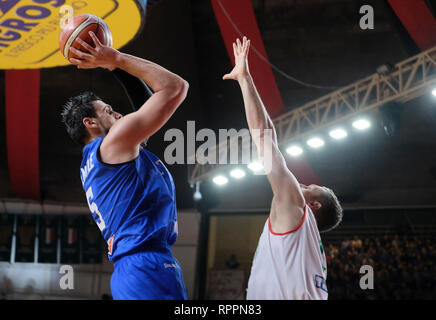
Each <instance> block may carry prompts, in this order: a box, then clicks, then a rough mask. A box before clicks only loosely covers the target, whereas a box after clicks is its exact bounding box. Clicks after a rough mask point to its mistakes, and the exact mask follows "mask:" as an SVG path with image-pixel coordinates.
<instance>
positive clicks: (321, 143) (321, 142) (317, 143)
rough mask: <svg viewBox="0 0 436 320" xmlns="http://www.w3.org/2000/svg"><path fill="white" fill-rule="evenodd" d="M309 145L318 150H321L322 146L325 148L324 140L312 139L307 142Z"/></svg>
mask: <svg viewBox="0 0 436 320" xmlns="http://www.w3.org/2000/svg"><path fill="white" fill-rule="evenodd" d="M307 145H308V146H309V147H311V148H314V149H317V148H321V147H322V146H324V140H322V139H321V138H317V137H316V138H312V139H309V140H307Z"/></svg>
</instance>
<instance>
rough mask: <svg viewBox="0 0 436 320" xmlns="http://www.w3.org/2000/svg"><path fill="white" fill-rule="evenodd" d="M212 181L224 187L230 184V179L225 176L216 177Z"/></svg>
mask: <svg viewBox="0 0 436 320" xmlns="http://www.w3.org/2000/svg"><path fill="white" fill-rule="evenodd" d="M212 181H213V182H214V183H215V184H217V185H219V186H223V185H225V184H227V182H229V179H227V178H226V177H224V176H216V177H215V178H213V180H212Z"/></svg>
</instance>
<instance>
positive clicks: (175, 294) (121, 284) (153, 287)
mask: <svg viewBox="0 0 436 320" xmlns="http://www.w3.org/2000/svg"><path fill="white" fill-rule="evenodd" d="M111 291H112V297H113V299H114V300H187V299H188V297H187V293H186V288H185V283H184V281H183V275H182V270H181V268H180V265H179V262H178V261H177V260H176V258H174V257H173V255H172V253H171V249H166V250H165V249H162V250H153V251H146V252H137V253H134V254H131V255H127V256H124V257H121V258H120V259H119V260H117V261H115V263H114V273H113V274H112V277H111Z"/></svg>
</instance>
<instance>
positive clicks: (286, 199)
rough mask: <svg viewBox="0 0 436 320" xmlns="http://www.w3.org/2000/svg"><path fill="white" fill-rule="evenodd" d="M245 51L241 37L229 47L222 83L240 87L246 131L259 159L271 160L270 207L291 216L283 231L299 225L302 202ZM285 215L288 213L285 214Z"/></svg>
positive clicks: (247, 49)
mask: <svg viewBox="0 0 436 320" xmlns="http://www.w3.org/2000/svg"><path fill="white" fill-rule="evenodd" d="M249 49H250V41H249V40H247V39H246V38H245V37H244V39H243V42H242V43H241V41H240V40H239V39H237V40H236V43H234V44H233V51H234V55H235V67H234V69H233V70H232V71H231V72H230V73H229V74H226V75H225V76H224V77H223V79H225V80H226V79H232V80H236V81H238V83H239V85H240V87H241V91H242V95H243V99H244V105H245V113H246V117H247V122H248V127H249V129H250V132H251V135H252V138H253V141H254V143H255V144H256V146H257V148H258V150H259V153H260V157H262V158H266V157H269V156H270V157H271V160H272V165H271V170H269V172H267V176H268V180H269V182H270V184H271V187H272V190H273V193H274V201H273V205H276V206H277V205H278V206H287V207H290V208H283V209H284V210H276V211H277V212H278V213H279V214H282V213H283V214H284V215H291V216H292V217H291V219H284V220H285V221H284V223H285V224H290V225H289V226H285V227H284V228H285V229H286V228H288V227H289V228H291V227H292V226H293V225H294V224H298V223H299V222H300V220H301V219H300V218H301V217H302V215H303V214H304V211H303V209H304V205H305V200H304V197H303V194H302V192H301V188H300V185H299V183H298V181H297V179H296V178H295V176H294V175H293V174H292V173H291V172H290V171H289V169H288V167H287V166H286V162H285V159H284V158H283V155H282V153H281V152H280V150H279V147H278V144H277V135H276V131H275V128H274V125H273V122H272V121H271V118H270V117H269V115H268V112H267V111H266V109H265V106H264V105H263V102H262V100H261V98H260V96H259V94H258V92H257V89H256V86H255V84H254V81H253V79H252V77H251V75H250V71H249V67H248V52H249ZM268 129H269V130H268ZM269 146H271V147H269ZM264 147H265V148H264ZM268 149H270V150H268ZM269 152H271V154H269ZM288 209H289V210H288ZM289 212H292V213H291V214H289ZM287 218H288V217H287Z"/></svg>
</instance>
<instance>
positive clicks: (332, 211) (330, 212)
mask: <svg viewBox="0 0 436 320" xmlns="http://www.w3.org/2000/svg"><path fill="white" fill-rule="evenodd" d="M324 189H325V191H324V192H323V194H322V195H321V196H320V197H319V199H318V201H319V202H320V203H321V208H320V209H319V210H318V212H317V214H316V217H317V219H316V220H317V224H318V229H319V232H327V231H330V230H333V229H334V228H336V227H337V226H338V225H339V224H340V223H341V221H342V217H343V210H342V207H341V204H340V203H339V200H338V198H337V197H336V195H335V193H334V192H333V190H332V189H329V188H326V187H324Z"/></svg>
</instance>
